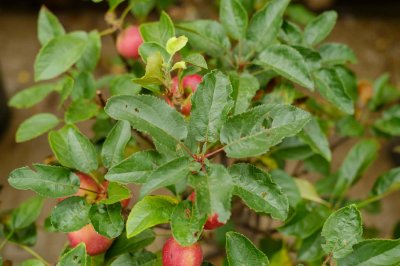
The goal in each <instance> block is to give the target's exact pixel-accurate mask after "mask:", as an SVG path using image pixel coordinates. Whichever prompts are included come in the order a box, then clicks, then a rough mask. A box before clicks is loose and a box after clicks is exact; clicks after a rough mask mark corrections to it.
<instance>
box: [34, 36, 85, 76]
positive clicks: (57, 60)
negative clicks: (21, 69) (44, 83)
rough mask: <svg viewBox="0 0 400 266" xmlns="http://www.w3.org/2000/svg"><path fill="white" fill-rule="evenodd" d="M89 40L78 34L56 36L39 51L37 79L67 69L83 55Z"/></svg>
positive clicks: (56, 74) (36, 70) (36, 65)
mask: <svg viewBox="0 0 400 266" xmlns="http://www.w3.org/2000/svg"><path fill="white" fill-rule="evenodd" d="M86 44H87V41H86V40H85V39H83V38H82V37H81V36H78V35H77V34H67V35H62V36H58V37H55V38H53V39H51V40H50V41H49V42H47V43H46V44H45V45H44V46H43V47H42V48H41V49H40V51H39V54H38V55H37V57H36V60H35V66H34V70H35V81H40V80H46V79H51V78H54V77H56V76H58V75H59V74H61V73H63V72H65V71H67V70H68V69H69V68H70V67H71V66H72V65H73V64H74V63H75V62H76V61H78V59H79V58H80V57H81V56H82V54H83V52H84V50H85V48H86Z"/></svg>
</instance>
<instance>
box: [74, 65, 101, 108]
mask: <svg viewBox="0 0 400 266" xmlns="http://www.w3.org/2000/svg"><path fill="white" fill-rule="evenodd" d="M95 95H96V82H95V80H94V77H93V74H92V73H90V72H85V71H83V72H79V73H78V75H77V76H76V77H75V81H74V84H73V87H72V90H71V98H72V100H73V101H77V100H81V99H82V98H84V99H88V100H92V99H93V98H94V96H95Z"/></svg>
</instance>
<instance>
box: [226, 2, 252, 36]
mask: <svg viewBox="0 0 400 266" xmlns="http://www.w3.org/2000/svg"><path fill="white" fill-rule="evenodd" d="M219 18H220V20H221V22H222V25H224V27H225V30H226V31H227V32H228V34H229V35H230V36H231V37H232V38H233V39H235V40H240V39H242V38H244V37H245V36H246V30H247V23H248V15H247V11H246V9H244V7H243V5H242V4H241V2H240V1H238V0H222V1H221V3H220V4H219Z"/></svg>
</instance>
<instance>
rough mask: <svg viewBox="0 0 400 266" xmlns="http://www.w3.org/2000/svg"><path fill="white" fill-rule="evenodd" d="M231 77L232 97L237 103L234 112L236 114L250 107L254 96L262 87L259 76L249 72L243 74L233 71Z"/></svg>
mask: <svg viewBox="0 0 400 266" xmlns="http://www.w3.org/2000/svg"><path fill="white" fill-rule="evenodd" d="M229 78H230V81H231V83H232V95H231V97H232V99H233V101H234V103H235V106H234V107H233V113H234V114H235V115H236V114H240V113H243V112H245V111H247V109H248V108H249V107H250V105H251V101H252V99H253V97H254V96H255V95H256V92H257V90H258V89H259V88H260V84H259V82H258V80H257V78H255V77H254V76H252V75H250V74H248V73H243V74H241V75H237V74H235V73H232V74H231V75H230V76H229Z"/></svg>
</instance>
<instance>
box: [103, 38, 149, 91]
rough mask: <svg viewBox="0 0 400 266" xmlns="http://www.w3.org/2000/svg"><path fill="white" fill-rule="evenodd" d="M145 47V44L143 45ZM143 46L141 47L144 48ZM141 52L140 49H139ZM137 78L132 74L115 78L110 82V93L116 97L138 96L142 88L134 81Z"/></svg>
mask: <svg viewBox="0 0 400 266" xmlns="http://www.w3.org/2000/svg"><path fill="white" fill-rule="evenodd" d="M143 45H144V44H143ZM143 45H141V46H140V47H142V46H143ZM139 50H140V48H139ZM134 78H136V77H135V76H134V75H132V74H122V75H118V76H116V77H115V78H113V79H112V80H111V82H110V93H111V95H112V96H114V95H137V94H139V93H140V90H141V87H140V86H139V85H138V84H136V83H134V82H133V81H132V80H133V79H134Z"/></svg>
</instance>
